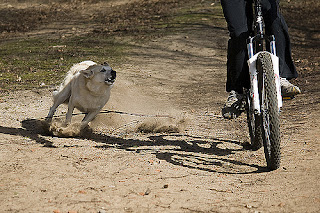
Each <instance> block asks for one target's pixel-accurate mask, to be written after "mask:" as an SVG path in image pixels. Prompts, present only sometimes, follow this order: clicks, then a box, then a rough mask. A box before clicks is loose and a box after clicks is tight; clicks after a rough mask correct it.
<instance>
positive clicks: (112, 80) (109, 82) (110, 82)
mask: <svg viewBox="0 0 320 213" xmlns="http://www.w3.org/2000/svg"><path fill="white" fill-rule="evenodd" d="M115 80H116V79H115V78H106V80H105V81H104V82H105V83H106V84H109V85H111V84H113V83H114V81H115Z"/></svg>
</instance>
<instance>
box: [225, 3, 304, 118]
mask: <svg viewBox="0 0 320 213" xmlns="http://www.w3.org/2000/svg"><path fill="white" fill-rule="evenodd" d="M252 1H253V0H221V5H222V8H223V13H224V16H225V19H226V21H227V24H228V30H229V35H230V39H229V41H228V50H227V51H228V52H227V83H226V90H227V92H229V93H230V94H229V97H228V99H227V101H226V103H225V105H224V107H223V108H222V115H223V117H224V118H226V119H232V118H236V117H238V116H239V115H240V114H241V112H242V111H243V102H244V95H243V88H249V87H250V80H249V68H248V65H247V60H248V54H247V41H246V40H247V38H248V37H249V35H250V34H251V33H252V22H253V8H252ZM261 3H262V12H263V17H264V22H265V25H266V26H265V31H266V34H267V35H274V36H275V38H276V47H277V56H278V57H279V59H280V60H279V61H280V85H281V93H282V96H290V97H293V96H295V95H297V94H299V93H301V91H300V89H299V87H297V86H295V85H293V84H291V83H290V82H289V81H288V80H290V79H293V78H296V77H297V76H298V73H297V71H296V68H295V66H294V64H293V61H292V57H291V44H290V38H289V33H288V26H287V24H286V22H285V20H284V18H283V16H282V15H281V13H280V10H279V0H261Z"/></svg>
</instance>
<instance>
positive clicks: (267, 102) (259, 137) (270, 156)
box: [245, 0, 282, 170]
mask: <svg viewBox="0 0 320 213" xmlns="http://www.w3.org/2000/svg"><path fill="white" fill-rule="evenodd" d="M253 6H254V25H253V26H254V30H253V32H254V34H253V35H252V36H250V37H249V38H248V40H247V51H248V56H249V60H248V65H249V73H250V83H251V87H250V89H248V90H246V92H245V94H246V97H247V98H246V111H247V123H248V127H249V134H250V140H251V148H252V150H258V149H260V148H261V147H262V146H263V147H264V153H265V158H266V162H267V168H268V169H269V170H275V169H278V168H279V167H280V158H281V153H280V118H279V117H280V108H281V107H282V97H281V89H280V77H279V59H278V57H277V56H276V44H275V37H274V36H273V35H271V36H266V35H265V33H264V21H263V16H262V6H261V0H254V3H253Z"/></svg>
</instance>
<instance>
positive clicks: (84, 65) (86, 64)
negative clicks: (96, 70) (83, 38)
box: [53, 61, 97, 97]
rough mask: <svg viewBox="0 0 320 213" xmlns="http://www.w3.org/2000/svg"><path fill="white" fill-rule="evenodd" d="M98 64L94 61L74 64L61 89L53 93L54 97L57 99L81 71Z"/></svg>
mask: <svg viewBox="0 0 320 213" xmlns="http://www.w3.org/2000/svg"><path fill="white" fill-rule="evenodd" d="M96 64H97V63H95V62H93V61H82V62H80V63H78V64H74V65H73V66H72V67H71V68H70V70H69V71H68V73H67V75H66V77H65V78H64V80H63V82H62V83H61V84H60V86H59V88H58V89H57V90H56V91H54V92H53V97H55V96H56V95H57V94H58V93H59V92H61V91H62V90H63V89H64V88H65V87H66V85H68V83H70V81H71V80H72V79H73V78H74V77H75V76H76V75H78V74H79V73H80V71H81V70H86V69H87V68H88V67H90V66H92V65H96Z"/></svg>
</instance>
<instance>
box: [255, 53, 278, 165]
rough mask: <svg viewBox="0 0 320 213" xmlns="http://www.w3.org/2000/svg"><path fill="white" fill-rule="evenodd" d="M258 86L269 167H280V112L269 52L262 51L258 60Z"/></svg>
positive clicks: (264, 144)
mask: <svg viewBox="0 0 320 213" xmlns="http://www.w3.org/2000/svg"><path fill="white" fill-rule="evenodd" d="M256 63H257V64H256V66H257V71H258V79H259V80H258V88H259V96H260V97H259V98H260V106H261V130H262V131H261V132H262V139H263V146H264V153H265V157H266V161H267V167H268V169H270V170H275V169H278V168H279V167H280V158H281V154H280V118H279V117H280V114H279V108H278V99H277V89H276V83H275V76H274V71H273V65H272V59H271V56H270V54H269V53H267V52H263V53H260V54H259V56H258V58H257V62H256Z"/></svg>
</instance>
